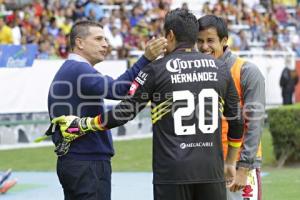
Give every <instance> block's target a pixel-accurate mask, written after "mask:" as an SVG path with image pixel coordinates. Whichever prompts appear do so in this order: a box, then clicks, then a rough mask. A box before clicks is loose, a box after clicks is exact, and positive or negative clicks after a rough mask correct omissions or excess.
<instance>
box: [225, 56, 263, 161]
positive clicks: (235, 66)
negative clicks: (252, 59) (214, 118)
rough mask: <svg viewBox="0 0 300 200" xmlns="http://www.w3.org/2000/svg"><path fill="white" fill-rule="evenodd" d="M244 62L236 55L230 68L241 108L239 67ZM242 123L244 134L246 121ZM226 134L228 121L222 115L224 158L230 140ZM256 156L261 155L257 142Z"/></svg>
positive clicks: (242, 104)
mask: <svg viewBox="0 0 300 200" xmlns="http://www.w3.org/2000/svg"><path fill="white" fill-rule="evenodd" d="M244 63H245V60H243V59H242V58H240V57H237V58H236V60H235V62H234V64H233V65H232V67H231V69H230V71H231V75H232V78H233V81H234V84H235V87H236V90H237V93H238V95H239V97H240V104H241V108H243V106H244V101H243V94H242V87H241V68H242V66H243V64H244ZM244 124H245V125H244V134H245V133H247V121H246V123H244ZM227 134H228V122H227V120H226V118H225V117H223V118H222V145H223V154H224V159H226V157H227V152H228V143H230V141H228V137H227ZM241 148H243V144H242V146H241ZM240 152H241V149H240V151H239V155H240ZM256 156H257V157H259V158H261V157H262V150H261V143H260V144H259V147H258V150H257V154H256ZM239 157H240V156H239ZM239 157H238V160H239V159H240V158H239Z"/></svg>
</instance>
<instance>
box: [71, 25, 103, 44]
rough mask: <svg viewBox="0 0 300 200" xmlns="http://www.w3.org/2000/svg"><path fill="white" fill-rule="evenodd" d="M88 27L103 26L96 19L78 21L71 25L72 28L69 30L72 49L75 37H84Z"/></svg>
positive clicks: (86, 34)
mask: <svg viewBox="0 0 300 200" xmlns="http://www.w3.org/2000/svg"><path fill="white" fill-rule="evenodd" d="M89 27H100V28H103V27H102V25H101V24H100V23H98V22H96V21H91V20H82V21H78V22H76V23H75V24H74V25H73V26H72V29H71V32H70V47H71V49H72V50H73V49H74V47H75V40H76V38H78V37H81V38H84V37H87V36H88V35H89V34H90V32H89Z"/></svg>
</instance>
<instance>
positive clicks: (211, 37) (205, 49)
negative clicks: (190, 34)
mask: <svg viewBox="0 0 300 200" xmlns="http://www.w3.org/2000/svg"><path fill="white" fill-rule="evenodd" d="M226 43H227V37H224V38H223V39H220V38H219V36H218V33H217V30H216V29H215V28H213V27H212V28H208V29H205V30H203V31H200V32H199V34H198V40H197V47H198V50H199V51H200V52H202V53H205V54H209V55H211V56H213V57H215V58H220V57H221V56H222V55H223V53H224V47H225V46H226Z"/></svg>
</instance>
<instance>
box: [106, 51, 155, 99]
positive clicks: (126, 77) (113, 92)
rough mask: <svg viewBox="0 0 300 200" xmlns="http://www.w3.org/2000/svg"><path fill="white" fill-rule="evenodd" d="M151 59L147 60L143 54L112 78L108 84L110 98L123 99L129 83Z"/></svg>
mask: <svg viewBox="0 0 300 200" xmlns="http://www.w3.org/2000/svg"><path fill="white" fill-rule="evenodd" d="M150 62H151V61H150V60H148V59H147V58H146V57H145V56H142V57H140V59H139V60H138V61H137V62H136V63H135V64H134V65H133V66H132V67H130V68H129V69H128V70H126V72H125V73H123V74H122V75H121V76H120V77H118V78H117V79H116V80H114V81H113V82H112V83H111V84H110V85H109V93H108V94H109V95H108V98H110V99H124V96H126V95H127V93H128V90H129V88H130V85H131V83H132V82H133V80H134V79H135V78H136V77H137V75H138V74H139V72H140V71H141V70H142V69H143V68H144V67H145V66H147V65H148V64H149V63H150Z"/></svg>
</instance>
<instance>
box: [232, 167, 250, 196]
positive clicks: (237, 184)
mask: <svg viewBox="0 0 300 200" xmlns="http://www.w3.org/2000/svg"><path fill="white" fill-rule="evenodd" d="M248 171H249V169H247V168H244V167H239V168H238V169H237V171H236V178H235V181H234V184H233V185H232V186H231V187H230V191H231V192H236V191H238V190H241V189H243V188H244V187H245V186H246V184H247V177H248Z"/></svg>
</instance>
